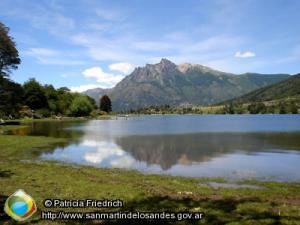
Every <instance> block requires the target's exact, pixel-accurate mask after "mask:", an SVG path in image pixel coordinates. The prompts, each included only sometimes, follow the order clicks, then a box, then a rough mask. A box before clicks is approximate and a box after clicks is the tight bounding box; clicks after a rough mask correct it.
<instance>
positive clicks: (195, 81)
mask: <svg viewBox="0 0 300 225" xmlns="http://www.w3.org/2000/svg"><path fill="white" fill-rule="evenodd" d="M288 77H289V75H287V74H273V75H269V74H253V73H247V74H242V75H235V74H231V73H225V72H221V71H217V70H214V69H211V68H209V67H206V66H202V65H192V64H188V63H186V64H181V65H176V64H174V63H173V62H171V61H169V60H167V59H162V60H161V61H160V63H157V64H147V65H146V66H145V67H137V68H136V69H135V70H134V71H133V72H132V73H131V74H130V75H128V76H127V77H125V78H124V79H123V80H122V81H120V82H119V83H118V84H117V85H116V86H115V87H114V88H113V89H112V90H111V92H110V93H109V96H110V97H111V100H112V105H113V110H114V111H121V110H129V109H136V108H141V107H147V106H150V105H164V104H168V105H171V106H182V105H190V104H192V105H209V104H214V103H218V102H222V101H225V100H228V99H232V98H235V97H238V96H242V95H244V94H246V93H249V92H251V91H253V90H255V89H258V88H261V87H264V86H267V85H270V84H274V83H276V82H279V81H282V80H284V79H287V78H288Z"/></svg>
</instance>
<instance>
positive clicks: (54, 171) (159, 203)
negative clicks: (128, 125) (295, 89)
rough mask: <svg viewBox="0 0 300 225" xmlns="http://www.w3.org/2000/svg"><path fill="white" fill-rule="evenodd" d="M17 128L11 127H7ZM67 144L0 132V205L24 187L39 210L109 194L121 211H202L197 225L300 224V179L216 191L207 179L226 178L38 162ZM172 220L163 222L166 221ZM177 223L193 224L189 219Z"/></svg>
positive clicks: (36, 220)
mask: <svg viewBox="0 0 300 225" xmlns="http://www.w3.org/2000/svg"><path fill="white" fill-rule="evenodd" d="M22 126H23V125H22ZM4 127H5V126H4ZM17 127H18V126H10V127H9V126H7V127H6V128H5V129H6V130H9V129H15V128H17ZM1 129H3V127H2V128H1ZM65 142H66V139H62V138H51V137H37V136H35V137H33V136H10V135H4V134H1V133H0V187H1V188H0V207H1V208H3V204H4V201H5V200H6V198H7V196H9V195H10V194H12V193H14V192H15V191H16V190H17V189H24V190H25V191H26V192H28V193H29V194H30V195H32V196H33V198H34V199H35V200H36V202H37V205H38V209H39V210H45V208H44V207H43V200H44V199H47V198H62V199H86V198H92V199H104V198H105V199H121V200H123V201H124V208H122V209H118V210H122V211H126V210H132V211H136V210H140V211H174V212H178V211H189V212H204V214H205V217H204V219H203V220H201V221H198V224H299V223H298V221H300V183H280V182H271V181H270V182H263V181H256V180H248V181H240V183H247V184H255V185H258V186H260V187H263V188H260V189H247V188H246V189H235V188H218V189H215V188H212V187H210V186H208V185H207V183H208V182H212V181H214V182H226V180H224V179H208V178H184V177H170V176H160V175H145V174H142V173H139V172H136V171H130V170H121V169H100V168H93V167H89V166H78V165H71V164H63V163H59V162H55V161H40V160H38V158H37V156H38V155H39V152H40V151H42V149H41V148H43V149H44V148H47V147H48V148H49V146H51V145H53V144H59V143H61V144H62V145H63V144H64V143H65ZM52 210H53V209H52ZM57 210H59V209H57ZM66 211H68V210H66ZM71 211H78V210H74V209H73V210H72V209H71ZM88 211H90V210H88ZM0 218H1V219H0V221H3V224H12V223H11V220H10V219H9V218H8V217H7V216H5V215H4V214H3V213H2V212H0ZM33 223H37V224H82V223H81V222H80V221H77V222H76V221H74V222H73V221H72V223H71V222H70V221H62V222H58V221H57V222H51V221H44V220H41V219H40V218H39V213H37V214H36V215H35V216H34V217H33V218H32V219H31V221H30V222H29V224H33ZM110 223H112V222H110ZM110 223H108V222H104V224H110ZM143 223H144V224H145V223H146V222H145V221H143ZM174 223H175V222H174V221H169V222H168V221H165V222H164V223H163V224H174ZM91 224H92V223H91ZM120 224H122V223H120ZM146 224H147V223H146ZM160 224H162V223H160ZM177 224H191V221H181V222H177ZM195 224H197V223H196V222H195Z"/></svg>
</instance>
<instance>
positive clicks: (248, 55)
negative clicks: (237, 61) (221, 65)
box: [234, 51, 255, 58]
mask: <svg viewBox="0 0 300 225" xmlns="http://www.w3.org/2000/svg"><path fill="white" fill-rule="evenodd" d="M234 57H236V58H251V57H255V53H254V52H251V51H245V52H240V51H238V52H236V53H235V54H234Z"/></svg>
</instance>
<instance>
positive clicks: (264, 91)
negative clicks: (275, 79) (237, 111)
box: [229, 74, 300, 103]
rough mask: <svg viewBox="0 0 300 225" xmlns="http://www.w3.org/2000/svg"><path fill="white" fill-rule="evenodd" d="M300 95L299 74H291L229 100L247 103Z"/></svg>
mask: <svg viewBox="0 0 300 225" xmlns="http://www.w3.org/2000/svg"><path fill="white" fill-rule="evenodd" d="M299 96H300V74H297V75H293V76H291V77H289V78H288V79H286V80H283V81H281V82H279V83H276V84H273V85H270V86H267V87H263V88H260V89H258V90H255V91H253V92H250V93H248V94H246V95H243V96H241V97H239V98H235V99H233V100H231V101H229V102H232V103H247V102H260V101H272V100H277V99H282V98H287V97H299Z"/></svg>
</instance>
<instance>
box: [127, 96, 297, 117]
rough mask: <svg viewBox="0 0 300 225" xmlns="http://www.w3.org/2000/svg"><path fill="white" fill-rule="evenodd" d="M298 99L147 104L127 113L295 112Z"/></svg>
mask: <svg viewBox="0 0 300 225" xmlns="http://www.w3.org/2000/svg"><path fill="white" fill-rule="evenodd" d="M299 102H300V100H299V99H298V100H297V99H296V100H282V101H276V102H273V103H272V104H270V103H268V104H266V103H263V102H253V103H247V104H225V105H216V106H187V107H171V106H170V105H161V106H149V107H144V108H139V109H131V110H128V111H125V112H123V113H129V114H297V113H299Z"/></svg>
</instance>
